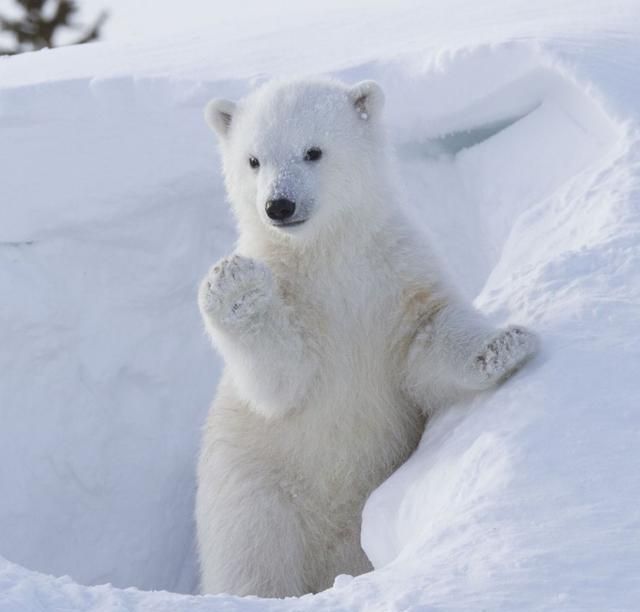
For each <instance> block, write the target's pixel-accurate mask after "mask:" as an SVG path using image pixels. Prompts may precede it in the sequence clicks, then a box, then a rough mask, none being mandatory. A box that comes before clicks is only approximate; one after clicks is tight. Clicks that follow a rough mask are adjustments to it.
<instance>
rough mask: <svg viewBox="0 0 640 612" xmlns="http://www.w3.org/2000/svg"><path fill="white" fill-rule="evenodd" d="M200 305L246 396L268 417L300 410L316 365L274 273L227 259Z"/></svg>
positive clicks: (205, 286) (207, 282) (203, 289)
mask: <svg viewBox="0 0 640 612" xmlns="http://www.w3.org/2000/svg"><path fill="white" fill-rule="evenodd" d="M198 303H199V306H200V311H201V313H202V316H203V318H204V321H205V325H206V328H207V331H208V332H209V335H210V336H211V338H212V340H213V343H214V344H215V346H216V347H217V348H218V350H219V351H220V353H222V356H223V357H224V360H225V362H226V364H227V368H228V369H229V372H230V374H231V378H232V379H233V381H234V382H235V386H236V388H237V391H238V393H239V394H240V396H241V397H243V399H245V400H247V401H248V402H249V404H250V406H251V407H252V408H253V409H254V410H255V411H256V412H259V413H261V414H263V415H264V416H267V417H272V416H277V415H282V414H285V413H286V412H288V411H289V410H291V409H293V408H295V407H296V406H297V405H298V404H299V403H300V401H301V399H302V398H303V396H304V394H305V393H306V392H307V389H308V386H309V384H310V382H311V380H312V379H313V375H314V373H315V360H314V357H313V355H311V354H310V351H309V350H308V348H307V347H306V345H305V343H304V342H303V340H302V337H301V334H300V332H299V330H298V328H297V327H296V324H295V323H296V316H295V312H293V311H292V308H291V307H290V306H289V304H287V303H285V301H284V300H283V298H282V296H281V294H280V291H279V287H278V283H277V281H276V279H275V278H274V277H273V274H272V272H271V270H270V269H269V268H268V267H267V266H266V265H265V264H264V263H262V262H260V261H256V260H254V259H250V258H248V257H243V256H242V255H237V254H235V255H231V256H229V257H225V258H223V259H222V260H220V261H219V262H218V263H217V264H215V265H214V266H213V267H212V268H211V270H210V271H209V273H208V275H207V276H206V278H205V279H204V280H203V282H202V284H201V285H200V292H199V299H198Z"/></svg>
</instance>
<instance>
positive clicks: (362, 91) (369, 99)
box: [349, 81, 384, 121]
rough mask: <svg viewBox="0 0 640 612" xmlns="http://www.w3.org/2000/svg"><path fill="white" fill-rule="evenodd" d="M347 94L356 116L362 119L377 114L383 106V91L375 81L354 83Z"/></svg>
mask: <svg viewBox="0 0 640 612" xmlns="http://www.w3.org/2000/svg"><path fill="white" fill-rule="evenodd" d="M349 96H350V97H351V102H352V104H353V107H354V108H355V109H356V112H357V113H358V117H360V119H362V120H363V121H367V120H368V119H369V118H370V117H371V116H376V115H378V114H379V113H380V111H381V110H382V107H383V106H384V92H383V91H382V87H380V85H378V84H377V83H376V82H375V81H360V82H359V83H356V84H355V85H354V86H353V87H352V88H351V89H350V90H349Z"/></svg>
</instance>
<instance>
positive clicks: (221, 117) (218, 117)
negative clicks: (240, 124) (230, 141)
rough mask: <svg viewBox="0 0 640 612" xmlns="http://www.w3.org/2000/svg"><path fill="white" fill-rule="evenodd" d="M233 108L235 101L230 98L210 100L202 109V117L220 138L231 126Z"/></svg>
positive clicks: (234, 107)
mask: <svg viewBox="0 0 640 612" xmlns="http://www.w3.org/2000/svg"><path fill="white" fill-rule="evenodd" d="M235 110H236V103H235V102H231V100H222V99H218V100H211V102H209V104H207V106H206V107H205V109H204V119H205V121H206V122H207V125H208V126H209V127H210V128H211V129H212V130H213V131H214V132H215V133H216V134H218V136H220V138H224V137H225V136H226V135H227V134H228V133H229V129H230V128H231V123H232V121H233V114H234V112H235Z"/></svg>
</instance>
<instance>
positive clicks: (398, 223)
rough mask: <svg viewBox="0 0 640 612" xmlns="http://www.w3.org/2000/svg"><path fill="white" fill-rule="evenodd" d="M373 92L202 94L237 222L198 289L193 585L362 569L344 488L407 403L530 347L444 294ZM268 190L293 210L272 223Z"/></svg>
mask: <svg viewBox="0 0 640 612" xmlns="http://www.w3.org/2000/svg"><path fill="white" fill-rule="evenodd" d="M383 100H384V96H383V94H382V91H381V90H380V88H379V86H378V85H376V84H375V83H372V82H371V81H365V82H363V83H360V84H357V85H356V86H354V87H353V88H349V87H347V86H345V85H343V84H341V83H338V82H334V81H328V80H313V81H306V80H305V81H293V82H272V83H269V84H267V85H265V86H263V87H262V88H260V89H259V90H257V91H256V92H254V93H253V94H251V95H250V96H249V97H248V98H247V99H245V100H244V101H242V102H240V103H239V104H238V105H237V106H236V105H234V104H233V103H230V102H228V101H214V102H212V103H211V104H210V105H209V106H208V107H207V120H208V122H209V124H210V125H211V126H212V127H213V128H214V129H215V130H216V131H217V132H218V134H219V136H220V141H221V146H222V151H223V160H224V175H225V180H226V186H227V190H228V193H229V196H230V200H231V203H232V206H233V210H234V212H235V215H236V217H237V220H238V225H239V229H240V237H239V242H238V246H237V250H236V253H235V254H233V255H231V256H229V257H227V258H225V259H223V260H222V261H220V262H218V263H217V264H216V265H215V266H214V267H213V268H212V270H211V271H210V273H209V275H208V276H207V278H206V279H205V280H204V282H203V283H202V286H201V289H200V296H199V303H200V308H201V312H202V315H203V317H204V320H205V324H206V327H207V330H208V332H209V334H210V335H211V338H212V339H213V341H214V343H215V345H216V347H217V348H218V350H219V351H220V352H221V353H222V356H223V357H224V359H225V362H226V370H225V373H224V375H223V377H222V380H221V382H220V385H219V388H218V394H217V398H216V400H215V402H214V405H213V407H212V410H211V412H210V415H209V418H208V422H207V425H206V429H205V434H204V441H203V446H202V454H201V457H200V463H199V470H198V496H197V509H196V518H197V524H198V542H199V549H200V557H201V566H202V589H203V591H204V592H207V593H214V592H227V593H234V594H238V595H248V594H251V595H261V596H276V597H283V596H287V595H301V594H303V593H306V592H309V591H318V590H321V589H324V588H326V587H328V586H330V585H331V583H332V581H333V578H334V577H335V576H336V575H337V574H341V573H346V574H354V575H355V574H360V573H362V572H365V571H367V570H369V569H370V567H371V566H370V564H369V562H368V560H367V558H366V557H365V555H364V553H363V551H362V549H361V548H360V543H359V536H360V516H361V510H362V507H363V505H364V502H365V500H366V498H367V496H368V495H369V494H370V493H371V491H372V490H373V489H374V488H375V487H377V486H378V485H379V484H380V483H381V482H382V481H383V480H384V479H385V478H387V477H388V476H389V474H390V473H391V472H392V471H393V470H394V469H395V468H397V467H398V466H399V465H400V464H402V463H403V462H404V461H405V460H406V459H407V457H408V456H409V454H410V453H411V452H412V451H413V450H414V448H415V447H416V445H417V443H418V441H419V439H420V436H421V434H422V431H423V426H424V421H425V417H426V416H427V415H428V414H429V413H431V412H432V411H433V410H435V409H437V408H439V407H441V406H443V405H444V404H446V403H448V402H451V401H453V400H455V399H457V398H460V397H463V396H464V395H465V394H469V393H473V392H475V391H478V390H482V389H487V388H489V387H491V386H493V385H495V384H496V383H498V382H500V381H501V380H503V379H504V378H506V377H507V376H508V375H509V374H510V373H511V372H513V371H514V370H515V369H516V368H517V367H518V366H520V365H521V364H522V363H523V362H524V361H525V360H526V359H527V358H528V357H529V356H530V355H531V354H532V353H533V352H534V350H535V339H534V336H533V335H532V334H530V333H529V332H527V331H526V330H524V329H522V328H518V327H512V328H508V329H506V330H494V329H491V328H490V327H489V326H488V324H487V323H486V321H485V320H484V319H483V318H482V317H481V316H480V315H479V314H478V313H477V312H476V311H474V310H473V309H472V308H471V307H470V306H469V305H467V304H464V303H462V302H461V300H460V299H459V298H458V296H457V295H456V294H455V292H454V291H453V290H452V289H451V288H450V287H449V286H448V284H447V283H446V282H445V281H444V280H443V278H442V273H441V270H440V267H439V265H438V264H437V263H436V262H435V260H434V257H433V255H432V254H431V252H430V251H429V249H428V248H427V247H426V246H425V244H424V239H423V238H422V237H421V236H417V235H416V234H415V233H414V232H413V231H412V229H411V228H410V227H409V225H408V223H407V222H406V221H405V220H404V217H403V215H402V212H401V209H400V207H399V206H398V203H397V202H396V200H395V197H394V191H393V189H392V186H391V182H392V181H391V179H390V177H389V174H390V172H389V168H390V164H389V160H388V159H387V155H388V153H387V148H386V146H385V143H384V133H383V129H382V127H381V121H380V115H381V110H382V104H383ZM310 147H319V148H320V149H321V150H322V151H323V155H322V158H321V159H320V160H318V161H315V162H310V161H304V159H303V158H304V153H305V151H306V150H307V149H309V148H310ZM250 156H253V157H255V158H257V159H258V160H259V161H260V167H259V168H258V169H252V168H251V167H250V166H249V161H248V160H249V157H250ZM276 197H287V198H289V199H291V200H293V201H295V202H296V213H295V216H294V218H299V219H302V220H304V223H302V224H301V225H296V226H295V227H288V228H287V227H278V226H274V225H273V222H272V221H271V220H270V219H269V218H268V216H267V215H266V213H265V203H266V202H267V200H269V199H273V198H276Z"/></svg>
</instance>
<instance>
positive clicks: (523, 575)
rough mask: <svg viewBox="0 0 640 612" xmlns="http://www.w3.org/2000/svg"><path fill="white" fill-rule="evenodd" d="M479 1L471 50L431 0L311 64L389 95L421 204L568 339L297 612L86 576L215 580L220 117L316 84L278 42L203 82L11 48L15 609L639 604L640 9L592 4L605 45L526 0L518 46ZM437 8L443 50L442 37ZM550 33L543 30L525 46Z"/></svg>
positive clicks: (3, 457)
mask: <svg viewBox="0 0 640 612" xmlns="http://www.w3.org/2000/svg"><path fill="white" fill-rule="evenodd" d="M409 4H410V3H406V2H405V3H404V4H403V5H401V7H402V6H404V8H407V6H408V5H409ZM405 5H406V6H405ZM454 5H455V7H454V9H452V16H451V17H450V19H451V20H453V19H454V17H455V16H456V12H455V11H456V10H458V11H459V12H458V13H457V16H458V17H460V19H461V21H460V22H459V23H458V27H457V29H456V27H450V28H449V29H448V30H447V32H448V34H447V36H449V38H448V39H446V37H445V34H444V33H443V32H444V31H445V29H446V28H445V25H446V23H445V21H446V20H445V21H443V17H442V16H441V15H439V13H437V11H435V8H433V7H431V8H430V9H428V8H427V9H423V8H419V7H417V6H413V5H412V6H411V9H412V11H413V13H412V15H413V16H414V19H411V20H406V15H405V14H404V13H403V12H402V10H401V8H398V9H394V10H393V11H391V9H389V8H388V7H387V8H380V7H378V8H376V9H375V10H373V9H372V11H371V13H370V23H369V24H368V25H369V26H370V27H369V28H368V29H367V30H366V31H365V30H362V33H363V40H364V41H365V42H366V41H367V36H371V35H372V34H371V31H373V32H374V34H375V33H376V32H378V33H380V32H382V34H380V36H382V37H383V38H384V44H380V45H379V46H378V47H375V49H376V51H375V53H376V54H377V55H375V56H373V57H368V58H365V57H363V56H362V55H358V54H355V53H354V54H353V55H351V56H349V55H347V54H345V52H343V53H342V55H341V56H338V55H337V54H336V53H335V51H334V50H333V49H334V47H333V46H331V45H330V42H331V41H328V42H327V43H326V46H327V56H326V57H325V58H321V54H319V53H318V52H317V49H316V53H314V54H310V55H309V57H307V56H304V57H303V58H302V60H301V61H302V65H303V66H304V69H305V70H308V71H317V70H323V71H331V72H332V73H333V74H335V75H336V76H338V77H341V78H344V79H346V80H353V81H355V80H357V79H360V78H376V79H378V80H379V81H380V82H381V83H382V85H383V87H385V90H386V92H387V96H388V105H387V122H388V123H389V126H390V131H391V134H392V138H393V141H394V145H395V146H396V149H397V152H398V170H399V176H400V178H401V182H402V184H403V188H404V189H405V192H406V199H407V202H408V207H409V210H410V214H412V216H413V217H414V219H415V222H416V224H418V225H419V226H420V227H422V228H423V230H424V231H425V233H427V234H429V235H430V236H431V239H432V240H433V241H434V243H435V245H436V247H437V249H438V250H439V251H440V253H441V255H442V257H443V258H444V259H445V260H446V261H447V262H448V264H449V265H450V267H451V269H452V271H453V273H454V275H455V277H456V278H457V279H458V282H459V283H460V285H461V287H462V288H463V290H464V291H465V292H466V293H467V294H468V295H469V296H470V297H474V298H475V301H476V304H477V305H478V306H479V307H480V308H481V309H482V310H483V311H485V312H487V313H488V314H489V315H490V316H491V317H492V318H493V319H494V320H495V322H496V323H500V324H504V323H506V322H511V321H518V322H520V323H524V324H527V325H529V326H531V327H532V328H534V329H536V330H537V331H538V332H539V333H540V335H541V337H542V341H543V352H542V354H541V355H540V357H539V358H538V359H537V360H536V361H534V362H533V363H532V364H531V365H530V366H529V367H528V368H527V370H525V371H523V372H522V373H520V374H518V375H517V376H516V377H515V378H513V379H512V380H510V381H509V382H508V383H507V384H506V385H505V386H504V387H502V388H501V389H499V390H498V391H496V392H494V393H488V394H486V395H484V396H482V397H478V398H477V399H475V400H474V401H473V402H471V403H470V404H468V405H461V406H456V407H455V408H454V409H452V410H451V411H448V412H447V413H444V414H442V415H439V416H438V417H437V418H436V419H434V421H433V422H432V423H431V425H430V427H429V428H428V430H427V432H426V434H425V436H424V439H423V441H422V444H421V446H420V448H419V450H418V451H417V452H416V454H415V455H414V456H413V457H412V458H411V459H410V461H408V462H407V463H406V464H405V465H404V466H403V467H402V468H401V469H400V470H399V471H398V472H397V473H396V474H395V475H394V476H392V477H391V478H390V479H389V480H388V481H387V482H386V483H385V484H383V485H382V486H381V487H380V488H379V489H378V490H377V491H376V492H375V493H374V494H373V495H372V497H371V499H370V500H369V502H368V504H367V507H366V508H365V513H364V523H363V545H364V547H365V550H366V552H367V554H368V555H369V556H370V558H371V559H372V561H373V563H374V565H375V567H376V568H377V571H376V572H373V573H371V574H368V575H365V576H361V577H358V578H355V579H351V578H350V577H340V578H339V579H338V580H337V581H336V586H335V587H334V588H333V589H330V590H329V591H326V592H324V593H322V594H319V595H316V596H307V597H303V598H301V599H299V600H284V601H271V600H269V601H267V600H258V599H255V598H247V599H238V598H231V597H226V596H218V597H195V596H188V595H178V594H169V593H166V592H144V591H138V590H135V589H127V590H120V589H118V588H114V587H111V586H97V587H95V586H94V587H88V586H81V585H95V584H100V583H105V582H109V583H112V584H114V585H115V586H116V587H130V586H135V587H137V588H140V589H166V590H169V591H176V592H181V593H189V592H195V589H196V582H197V579H196V562H195V553H194V546H193V524H192V507H193V492H194V461H195V454H196V451H197V445H198V440H199V428H200V426H201V424H202V422H203V419H204V415H205V412H206V410H207V406H208V403H209V400H210V398H211V396H212V394H213V390H214V387H215V384H216V379H217V376H218V372H219V364H218V363H217V361H216V358H215V356H214V355H213V354H212V351H211V350H210V348H209V346H208V344H207V342H206V340H205V338H204V335H203V333H202V331H201V325H200V321H199V317H198V314H197V309H196V306H195V297H194V296H195V288H196V285H197V282H198V280H199V278H200V277H201V276H202V274H203V273H204V271H205V270H206V268H207V267H208V265H209V264H210V263H211V262H212V261H213V260H215V259H217V258H218V257H219V256H220V255H222V254H223V253H226V252H228V251H229V250H230V249H231V248H232V244H233V240H234V230H233V225H232V221H231V218H230V215H229V212H228V210H227V207H226V205H225V203H224V193H223V187H222V183H221V180H220V177H219V170H218V158H217V152H216V150H215V144H214V142H213V138H212V136H211V135H210V134H209V133H208V131H207V129H206V128H205V127H204V125H203V122H202V119H201V109H202V106H203V104H204V102H205V101H206V100H207V99H208V98H209V97H212V96H214V95H215V96H225V97H231V98H235V97H238V96H239V95H242V93H244V92H245V91H247V89H249V88H250V87H251V86H252V84H253V83H254V82H255V80H256V79H255V78H254V77H253V75H255V74H256V73H255V72H254V73H253V75H252V73H251V69H253V68H255V67H256V66H262V67H263V72H264V73H266V74H272V73H278V72H282V71H287V72H290V71H291V68H292V67H293V64H292V60H291V59H287V60H285V59H283V58H282V56H280V55H278V54H277V53H276V51H277V50H278V45H280V44H282V43H281V41H280V37H279V36H278V33H279V32H280V34H281V33H282V32H281V31H280V30H277V29H275V30H274V33H272V34H271V35H269V36H267V37H266V38H265V39H260V38H256V40H255V48H256V49H258V50H260V49H262V50H263V51H265V53H266V56H263V55H261V54H260V53H261V52H259V51H257V52H255V55H256V57H253V56H251V58H249V60H250V62H252V63H250V67H251V68H249V67H247V64H245V63H243V61H244V60H245V59H247V57H246V56H245V55H244V53H246V51H243V50H233V51H231V52H230V53H229V54H228V55H227V56H225V58H226V59H225V61H223V60H221V59H220V54H219V53H218V55H216V54H212V55H216V58H215V59H213V60H212V61H211V63H212V65H213V67H214V68H211V67H210V66H205V64H204V62H203V58H204V57H207V55H206V53H205V52H204V51H205V50H207V49H211V48H213V49H214V50H217V51H218V52H220V50H221V49H222V46H218V47H211V44H212V43H210V42H207V43H206V44H205V42H203V41H202V40H200V39H198V38H196V39H194V40H193V41H190V40H187V41H186V42H183V43H182V46H180V45H177V44H176V45H175V46H174V47H173V48H172V50H171V53H170V52H169V51H167V50H166V49H160V46H159V45H156V46H151V45H150V46H148V47H147V48H141V50H138V51H136V50H132V49H129V50H128V51H130V52H131V56H130V57H129V56H125V54H124V51H125V50H124V48H122V47H109V46H108V45H94V46H89V47H86V48H75V49H64V50H60V51H55V52H45V53H38V54H32V55H30V56H24V57H19V58H15V59H11V60H9V61H7V60H4V61H1V62H0V83H1V84H2V89H0V126H1V127H2V128H3V130H2V131H3V134H4V135H5V137H4V138H3V139H2V140H1V141H0V168H2V171H3V176H2V199H1V200H0V288H1V289H0V290H1V291H2V296H3V299H2V300H1V301H0V329H2V343H0V366H1V368H2V370H1V371H2V376H1V377H0V410H1V412H2V429H1V430H0V491H2V498H1V503H0V553H2V554H3V555H4V556H5V557H6V558H8V559H10V560H11V561H12V562H13V563H10V562H8V561H7V562H2V563H0V610H2V611H3V612H4V610H7V611H9V610H10V611H11V612H13V611H15V610H32V609H68V610H76V609H77V610H88V609H120V610H143V609H144V610H154V611H159V610H175V609H177V607H179V609H180V610H207V609H218V608H219V607H221V606H224V609H226V610H254V609H255V610H307V609H309V610H319V609H350V610H358V609H363V610H364V609H366V610H385V611H387V610H392V609H395V610H406V609H412V608H414V609H417V608H418V607H420V606H427V607H428V608H429V609H446V610H455V609H461V610H462V609H480V608H482V607H485V608H488V609H491V610H500V609H504V610H513V609H531V608H536V609H545V608H546V609H550V610H551V609H553V610H556V609H580V610H586V609H594V610H602V609H633V608H634V607H637V605H638V602H640V584H639V583H638V581H637V578H636V571H635V568H636V567H637V565H638V563H640V550H638V545H637V543H638V541H639V535H640V534H639V533H638V532H639V530H640V527H639V525H640V520H639V517H638V510H637V500H638V498H639V496H640V479H639V478H638V476H637V473H636V472H637V470H635V468H634V466H635V465H637V463H638V460H639V459H640V457H639V456H638V454H639V453H640V451H639V450H638V448H639V447H638V444H637V440H638V433H639V429H640V416H638V414H637V404H638V397H640V382H639V381H638V376H637V373H638V366H639V364H640V345H639V343H638V341H637V338H638V337H640V333H639V332H640V329H639V328H640V317H639V316H638V313H639V312H640V310H639V308H638V307H639V304H640V247H639V244H640V243H639V240H638V238H639V233H640V196H639V195H638V187H639V178H638V176H639V169H640V149H639V145H638V136H637V121H638V115H637V110H636V109H635V107H634V104H635V100H637V96H638V89H639V86H638V83H637V82H635V81H632V80H630V79H631V78H632V74H633V73H632V71H633V70H637V69H638V66H640V45H639V44H638V43H637V40H638V39H637V35H638V34H639V33H640V15H639V14H638V11H635V13H634V12H633V11H631V10H629V11H628V12H626V13H625V12H624V11H623V10H622V7H623V5H624V3H621V4H620V6H619V7H618V8H619V9H620V10H619V11H618V12H617V13H616V12H615V11H612V15H610V16H607V19H608V21H607V22H606V24H603V25H601V26H598V28H596V27H595V26H594V25H593V24H594V23H597V22H598V19H604V18H602V17H600V16H598V18H597V19H596V17H595V15H596V9H595V8H594V9H590V10H584V11H583V13H584V14H582V13H581V19H582V21H581V22H580V24H581V26H582V30H581V29H580V28H577V27H576V25H575V23H574V21H572V19H573V20H575V15H576V13H575V9H573V10H574V12H573V13H571V11H570V10H568V9H567V11H566V14H565V15H564V19H565V20H564V22H563V21H562V14H559V15H558V19H559V22H555V23H553V24H549V23H548V22H547V21H545V19H544V16H541V14H537V15H535V16H534V17H535V18H533V17H532V16H531V14H530V13H527V12H526V11H524V9H523V8H522V7H523V6H524V5H522V6H521V7H520V9H521V12H520V13H518V12H517V11H515V10H514V12H513V14H512V13H510V12H509V11H508V10H506V9H505V8H504V7H503V8H502V9H501V10H502V13H500V15H501V19H500V20H498V21H499V22H500V24H501V25H500V31H498V32H497V31H495V30H492V29H491V28H490V27H489V26H488V25H487V23H486V22H484V21H482V20H479V21H478V23H477V24H476V28H475V29H474V28H473V27H471V26H470V25H469V24H468V23H467V24H466V25H465V21H464V20H465V19H470V17H469V16H468V15H466V10H464V11H463V9H465V4H464V3H461V2H456V3H454ZM434 6H435V5H434ZM496 6H500V5H496ZM505 6H506V5H505ZM509 6H510V7H514V6H515V3H511V4H509ZM576 6H577V5H576ZM629 6H631V5H629ZM429 11H431V12H429ZM460 11H462V12H460ZM522 11H524V12H522ZM581 11H582V9H581ZM471 12H473V11H471ZM632 16H637V17H639V19H636V20H635V21H634V20H633V19H632V18H631V17H632ZM436 17H437V19H436ZM570 18H571V19H570ZM434 19H435V25H432V26H431V27H432V31H431V33H432V34H433V40H432V41H430V45H429V46H427V45H426V44H425V43H424V36H422V37H418V33H419V31H418V29H417V25H416V23H417V24H422V25H423V27H426V26H425V24H427V23H431V22H432V21H433V20H434ZM430 20H431V21H430ZM409 21H411V23H409ZM348 23H349V22H348ZM351 23H353V22H351ZM452 23H453V22H452ZM562 23H564V26H562ZM532 24H534V25H532ZM570 24H571V25H570ZM334 25H335V24H334ZM449 25H450V26H451V23H450V24H449ZM330 26H331V20H330V19H329V22H328V23H320V24H319V25H318V27H319V28H320V30H323V29H326V30H327V31H328V30H331V32H332V33H333V34H332V36H333V37H334V38H333V39H332V40H333V41H334V42H335V40H336V38H338V37H339V36H343V37H344V41H343V42H344V44H345V45H349V44H354V43H353V42H346V41H347V40H348V41H351V37H350V36H347V34H350V31H349V29H348V28H343V30H340V29H339V28H338V30H335V29H331V28H330ZM534 26H535V27H534ZM288 27H289V25H288V24H284V25H283V26H282V28H283V31H285V30H286V31H290V30H287V28H288ZM563 27H564V29H563ZM394 28H395V29H394ZM536 28H537V29H536ZM599 28H600V29H599ZM632 28H635V30H633V29H632ZM336 31H337V32H338V33H337V34H336ZM393 32H399V33H400V34H398V33H396V34H392V33H393ZM524 32H528V33H529V35H532V33H534V34H535V33H537V36H538V37H539V38H540V39H541V43H540V44H538V45H532V44H531V43H529V42H522V41H520V42H513V40H512V39H513V38H514V37H516V36H520V37H522V36H523V33H524ZM470 33H473V36H471V34H470ZM225 35H226V36H229V37H230V36H231V34H229V33H226V32H223V31H221V41H222V42H219V43H217V44H218V45H223V44H224V42H225V38H224V37H225ZM465 35H468V39H469V40H468V41H467V42H466V43H464V44H462V42H461V41H462V40H463V39H465ZM634 36H635V37H636V38H635V39H634ZM401 41H402V44H401ZM406 41H410V44H408V43H406ZM434 41H435V42H434ZM360 42H362V41H360ZM487 42H490V43H491V44H479V43H487ZM405 43H406V44H405ZM434 45H438V47H437V48H435V46H434ZM156 49H157V50H158V51H157V54H156V53H155V50H156ZM268 49H269V50H270V51H268V52H267V50H268ZM399 51H402V54H399ZM172 53H173V54H172ZM344 57H351V58H352V59H351V60H350V61H349V62H348V63H345V60H344ZM320 59H322V62H320ZM225 62H226V63H225ZM287 62H288V63H287ZM296 69H299V68H296ZM234 71H235V73H236V78H231V76H230V75H231V74H232V73H233V72H234ZM257 78H258V80H259V79H260V78H263V77H262V76H260V77H257ZM15 563H18V564H20V565H15ZM20 566H24V567H25V568H29V569H28V570H27V569H23V568H22V567H20ZM37 572H43V573H42V574H40V573H37ZM45 574H53V575H58V576H59V575H64V574H69V575H70V576H72V579H70V578H52V577H50V576H47V575H45ZM421 609H425V608H424V607H423V608H421Z"/></svg>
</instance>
